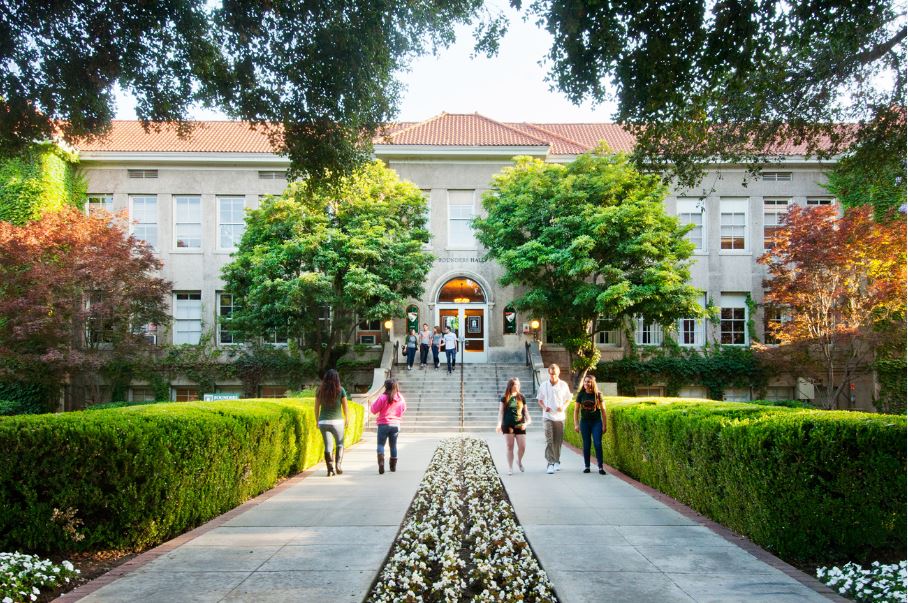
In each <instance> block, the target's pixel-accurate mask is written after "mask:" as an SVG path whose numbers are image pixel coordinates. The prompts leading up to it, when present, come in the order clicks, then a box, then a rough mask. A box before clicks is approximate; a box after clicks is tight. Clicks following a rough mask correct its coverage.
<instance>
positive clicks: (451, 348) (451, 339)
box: [442, 327, 457, 375]
mask: <svg viewBox="0 0 908 603" xmlns="http://www.w3.org/2000/svg"><path fill="white" fill-rule="evenodd" d="M442 341H444V345H445V356H446V358H447V360H448V374H449V375H450V374H451V373H453V372H454V366H455V365H456V364H457V336H456V335H455V334H454V333H452V332H451V328H450V327H445V336H444V339H443V340H442Z"/></svg>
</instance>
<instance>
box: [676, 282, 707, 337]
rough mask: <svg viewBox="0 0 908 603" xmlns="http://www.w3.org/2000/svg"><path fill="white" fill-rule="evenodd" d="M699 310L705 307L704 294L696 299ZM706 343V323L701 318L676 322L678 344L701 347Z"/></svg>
mask: <svg viewBox="0 0 908 603" xmlns="http://www.w3.org/2000/svg"><path fill="white" fill-rule="evenodd" d="M697 303H698V304H699V305H700V307H701V308H705V307H706V294H705V293H704V294H702V295H700V296H699V297H698V299H697ZM705 342H706V323H705V322H704V320H703V319H702V318H681V319H679V320H678V343H679V344H680V345H683V346H690V347H702V346H703V344H704V343H705Z"/></svg>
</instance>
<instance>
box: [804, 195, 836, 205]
mask: <svg viewBox="0 0 908 603" xmlns="http://www.w3.org/2000/svg"><path fill="white" fill-rule="evenodd" d="M807 205H808V206H811V207H812V206H817V205H835V199H833V198H832V197H807Z"/></svg>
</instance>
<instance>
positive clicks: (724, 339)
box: [719, 293, 747, 345]
mask: <svg viewBox="0 0 908 603" xmlns="http://www.w3.org/2000/svg"><path fill="white" fill-rule="evenodd" d="M745 300H746V296H745V295H741V294H736V293H732V294H722V306H721V311H720V317H719V318H720V320H719V341H720V343H722V345H747V303H746V302H745Z"/></svg>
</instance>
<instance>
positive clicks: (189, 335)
mask: <svg viewBox="0 0 908 603" xmlns="http://www.w3.org/2000/svg"><path fill="white" fill-rule="evenodd" d="M201 337H202V293H201V291H184V292H175V293H174V294H173V343H174V345H180V344H184V343H189V344H192V345H196V344H198V343H199V340H200V339H201Z"/></svg>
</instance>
